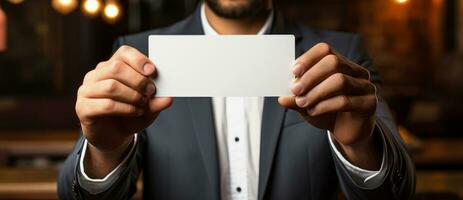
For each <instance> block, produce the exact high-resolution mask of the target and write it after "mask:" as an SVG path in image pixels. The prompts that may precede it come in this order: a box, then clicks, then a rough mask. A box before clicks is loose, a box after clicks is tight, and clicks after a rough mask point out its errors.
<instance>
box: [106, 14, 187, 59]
mask: <svg viewBox="0 0 463 200" xmlns="http://www.w3.org/2000/svg"><path fill="white" fill-rule="evenodd" d="M190 18H191V16H190V17H188V18H186V19H184V20H182V21H179V22H176V23H174V24H172V25H170V26H167V27H162V28H157V29H151V30H147V31H143V32H139V33H135V34H129V35H125V36H121V37H119V38H118V39H117V40H116V42H115V44H114V47H115V48H117V47H119V46H122V45H128V46H131V47H134V48H136V49H138V50H139V51H140V52H142V53H144V54H145V55H148V37H149V36H150V35H179V34H187V32H186V30H187V29H188V26H189V23H191V22H190V21H191V19H190Z"/></svg>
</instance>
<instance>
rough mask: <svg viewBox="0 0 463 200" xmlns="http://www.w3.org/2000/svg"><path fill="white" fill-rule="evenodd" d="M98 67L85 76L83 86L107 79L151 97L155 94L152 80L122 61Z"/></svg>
mask: <svg viewBox="0 0 463 200" xmlns="http://www.w3.org/2000/svg"><path fill="white" fill-rule="evenodd" d="M98 66H99V67H97V68H96V69H95V70H92V71H90V72H88V73H87V75H85V78H84V83H83V85H86V84H89V83H92V82H98V81H102V80H106V79H115V80H117V81H119V82H121V83H123V84H124V85H126V86H128V87H130V88H132V89H134V90H136V91H138V92H140V93H142V94H144V95H146V96H151V95H152V94H154V92H155V87H154V84H153V82H152V81H151V79H150V78H147V77H145V76H143V75H142V74H140V73H138V72H137V71H135V70H134V69H133V68H131V67H129V66H128V65H127V64H126V63H124V62H122V61H118V60H110V61H107V62H103V63H101V64H99V65H98Z"/></svg>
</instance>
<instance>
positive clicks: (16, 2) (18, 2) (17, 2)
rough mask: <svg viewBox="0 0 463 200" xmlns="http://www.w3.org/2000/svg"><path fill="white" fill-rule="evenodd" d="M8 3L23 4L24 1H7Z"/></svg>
mask: <svg viewBox="0 0 463 200" xmlns="http://www.w3.org/2000/svg"><path fill="white" fill-rule="evenodd" d="M8 2H10V3H12V4H20V3H22V2H24V0H8Z"/></svg>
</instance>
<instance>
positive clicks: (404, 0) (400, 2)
mask: <svg viewBox="0 0 463 200" xmlns="http://www.w3.org/2000/svg"><path fill="white" fill-rule="evenodd" d="M395 1H396V2H397V3H399V4H404V3H407V1H408V0H395Z"/></svg>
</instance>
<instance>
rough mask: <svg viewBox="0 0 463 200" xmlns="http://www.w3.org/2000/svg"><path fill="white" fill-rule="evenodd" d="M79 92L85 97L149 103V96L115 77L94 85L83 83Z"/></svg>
mask: <svg viewBox="0 0 463 200" xmlns="http://www.w3.org/2000/svg"><path fill="white" fill-rule="evenodd" d="M77 94H78V95H79V96H82V97H85V98H94V99H102V98H107V99H113V100H115V101H120V102H124V103H128V104H132V105H137V106H143V105H145V104H146V103H147V98H146V97H144V96H143V95H142V94H141V93H139V92H138V91H136V90H134V89H132V88H130V87H127V86H126V85H124V84H123V83H121V82H119V81H117V80H115V79H106V80H102V81H98V82H96V83H95V84H92V85H82V86H81V87H80V88H79V90H78V92H77Z"/></svg>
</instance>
